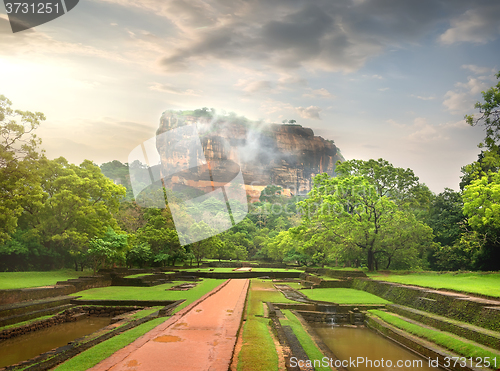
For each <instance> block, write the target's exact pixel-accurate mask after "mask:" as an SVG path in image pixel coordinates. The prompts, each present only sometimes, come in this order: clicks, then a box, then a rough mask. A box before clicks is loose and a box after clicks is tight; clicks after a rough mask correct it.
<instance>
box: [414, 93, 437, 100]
mask: <svg viewBox="0 0 500 371" xmlns="http://www.w3.org/2000/svg"><path fill="white" fill-rule="evenodd" d="M411 96H412V97H414V98H417V99H420V100H433V99H436V97H433V96H430V97H423V96H421V95H414V94H412V95H411Z"/></svg>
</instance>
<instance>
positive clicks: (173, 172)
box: [156, 111, 344, 200]
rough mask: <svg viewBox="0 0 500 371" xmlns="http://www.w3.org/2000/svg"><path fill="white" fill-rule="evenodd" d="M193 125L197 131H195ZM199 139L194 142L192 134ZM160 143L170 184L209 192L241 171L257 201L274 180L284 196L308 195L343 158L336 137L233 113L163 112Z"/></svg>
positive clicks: (177, 187) (159, 130)
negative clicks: (331, 138) (320, 176)
mask: <svg viewBox="0 0 500 371" xmlns="http://www.w3.org/2000/svg"><path fill="white" fill-rule="evenodd" d="M192 124H196V127H197V132H193V131H192V129H193V128H194V126H193V125H192ZM173 129H175V130H173ZM162 134H163V135H162ZM198 137H199V138H200V139H199V142H196V139H193V138H198ZM200 144H201V146H200ZM156 147H157V150H158V152H159V153H160V156H161V161H162V165H163V169H165V168H168V171H165V170H162V171H163V172H164V174H163V176H164V177H165V178H166V179H167V184H166V185H167V186H168V187H169V188H170V187H172V188H173V189H174V190H184V191H185V190H199V191H202V192H204V193H207V192H211V191H212V190H214V189H215V188H217V187H221V186H224V185H226V184H227V183H228V182H230V181H231V180H232V179H233V178H234V177H235V176H236V175H237V174H238V173H239V171H240V169H241V172H242V174H243V178H244V182H245V188H246V191H247V194H249V195H250V196H251V197H252V199H253V200H258V197H259V195H260V192H261V191H262V189H264V188H265V187H266V186H267V185H271V184H272V185H279V186H281V187H282V188H283V189H284V190H285V194H297V193H300V194H305V193H307V192H308V191H309V190H310V189H311V178H312V177H313V176H314V175H316V174H320V173H324V172H326V173H328V174H330V175H334V174H335V164H336V162H337V161H338V160H340V161H344V158H343V157H342V155H341V153H340V151H339V150H338V148H337V147H336V146H335V144H334V143H333V141H329V140H325V139H323V138H321V137H319V136H315V135H314V132H313V131H312V130H311V129H309V128H303V127H302V126H300V125H276V124H273V125H260V124H259V123H257V122H251V121H248V120H247V119H245V118H242V117H237V116H234V115H229V116H220V117H212V115H211V114H209V113H208V114H206V113H205V114H202V115H195V114H193V113H192V112H179V111H177V112H174V111H166V112H164V113H163V115H162V117H161V119H160V125H159V128H158V131H157V140H156ZM204 159H206V161H204ZM165 172H166V173H168V174H165Z"/></svg>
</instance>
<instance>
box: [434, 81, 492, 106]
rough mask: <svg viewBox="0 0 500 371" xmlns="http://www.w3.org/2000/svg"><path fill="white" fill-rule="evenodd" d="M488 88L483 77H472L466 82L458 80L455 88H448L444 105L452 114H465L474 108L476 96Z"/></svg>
mask: <svg viewBox="0 0 500 371" xmlns="http://www.w3.org/2000/svg"><path fill="white" fill-rule="evenodd" d="M486 89H488V83H486V82H485V81H483V79H480V78H479V77H478V78H475V77H470V76H469V78H468V81H467V82H466V83H462V82H457V83H456V84H455V90H448V91H447V92H446V94H445V95H444V101H443V105H444V106H445V107H446V109H447V110H448V111H450V112H451V113H452V114H464V113H467V112H469V111H471V110H472V109H473V108H474V102H475V96H477V94H478V93H480V92H481V91H484V90H486Z"/></svg>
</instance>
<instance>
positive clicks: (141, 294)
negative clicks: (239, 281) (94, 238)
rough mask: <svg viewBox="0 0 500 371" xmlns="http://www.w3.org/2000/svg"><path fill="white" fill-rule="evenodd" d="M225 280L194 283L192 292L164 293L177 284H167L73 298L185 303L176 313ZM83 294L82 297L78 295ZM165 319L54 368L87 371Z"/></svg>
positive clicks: (105, 289) (104, 290)
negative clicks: (180, 301)
mask: <svg viewBox="0 0 500 371" xmlns="http://www.w3.org/2000/svg"><path fill="white" fill-rule="evenodd" d="M224 281H225V280H212V279H206V280H203V281H202V282H200V283H198V285H197V286H196V287H195V288H192V289H190V290H187V291H165V289H167V288H170V287H172V286H174V285H178V284H180V283H181V282H175V283H168V284H164V285H158V286H153V287H121V286H113V287H101V288H96V289H90V290H85V291H81V292H79V293H77V294H74V295H75V296H78V295H81V296H83V297H84V298H85V299H95V300H97V299H109V300H124V299H126V300H180V299H186V301H185V302H184V303H182V304H181V305H180V306H178V307H177V308H176V310H175V311H174V313H175V312H177V311H179V310H181V309H182V308H184V307H186V306H188V305H189V304H191V303H192V302H194V301H195V300H197V299H199V298H200V297H202V296H203V295H205V294H206V293H208V292H210V291H211V290H213V289H214V288H216V287H217V286H219V285H220V284H222V283H223V282H224ZM82 294H83V295H82ZM158 309H159V308H158V307H153V308H151V309H150V310H148V311H141V312H140V313H137V314H136V315H135V316H136V317H137V318H140V317H144V316H146V315H148V314H151V313H153V312H155V311H157V310H158ZM167 319H168V318H167V317H161V318H155V319H153V320H151V321H149V322H146V323H143V324H142V325H139V326H137V327H134V328H133V329H130V330H128V331H125V332H124V333H123V334H120V335H117V336H114V337H112V338H111V339H109V340H106V341H104V342H102V343H100V344H97V345H96V346H94V347H92V348H90V349H88V350H86V351H85V352H82V353H80V354H79V355H77V356H76V357H73V358H72V359H70V360H68V361H66V362H65V363H63V364H61V365H60V366H59V367H57V368H55V370H57V371H84V370H87V369H89V368H91V367H93V366H95V365H96V364H98V363H99V362H101V361H102V360H103V359H106V358H107V357H109V356H110V355H111V354H113V353H114V352H116V351H118V350H120V349H121V348H123V347H125V346H127V345H128V344H130V343H131V342H133V341H134V340H135V339H137V338H138V337H140V336H142V335H144V334H145V333H147V332H148V331H151V330H152V329H153V328H155V327H156V326H158V325H159V324H160V323H163V322H164V321H166V320H167Z"/></svg>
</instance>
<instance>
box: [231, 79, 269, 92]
mask: <svg viewBox="0 0 500 371" xmlns="http://www.w3.org/2000/svg"><path fill="white" fill-rule="evenodd" d="M234 86H236V87H238V88H241V90H242V91H244V92H246V93H259V92H271V91H272V90H273V83H272V82H271V81H269V80H249V79H240V80H238V82H237V83H236V84H235V85H234Z"/></svg>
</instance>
